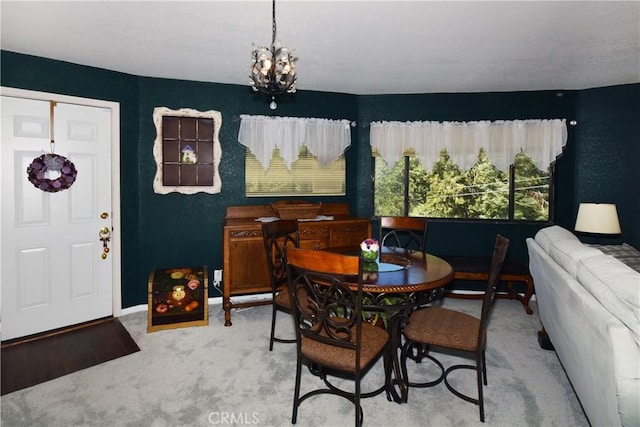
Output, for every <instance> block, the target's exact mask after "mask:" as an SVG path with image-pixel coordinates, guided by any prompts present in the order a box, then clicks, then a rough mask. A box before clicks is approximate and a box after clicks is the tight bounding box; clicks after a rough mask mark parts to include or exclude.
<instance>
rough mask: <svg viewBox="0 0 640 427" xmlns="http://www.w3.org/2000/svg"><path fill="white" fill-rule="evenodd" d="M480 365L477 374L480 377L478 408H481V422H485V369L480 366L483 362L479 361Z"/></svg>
mask: <svg viewBox="0 0 640 427" xmlns="http://www.w3.org/2000/svg"><path fill="white" fill-rule="evenodd" d="M477 363H478V365H477V367H476V373H477V376H478V406H479V408H480V422H482V423H483V422H484V399H483V396H482V377H483V373H482V371H483V369H482V367H481V366H480V363H481V361H480V360H478V361H477Z"/></svg>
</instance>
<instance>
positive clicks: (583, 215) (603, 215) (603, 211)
mask: <svg viewBox="0 0 640 427" xmlns="http://www.w3.org/2000/svg"><path fill="white" fill-rule="evenodd" d="M575 230H576V231H581V232H584V233H594V234H620V233H621V230H620V222H619V221H618V210H617V209H616V205H614V204H612V203H580V207H579V208H578V217H577V218H576V226H575Z"/></svg>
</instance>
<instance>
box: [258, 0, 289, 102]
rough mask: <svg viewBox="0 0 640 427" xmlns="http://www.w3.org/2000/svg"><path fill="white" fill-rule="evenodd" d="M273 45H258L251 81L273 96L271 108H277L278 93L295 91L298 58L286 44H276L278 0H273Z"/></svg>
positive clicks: (260, 89)
mask: <svg viewBox="0 0 640 427" xmlns="http://www.w3.org/2000/svg"><path fill="white" fill-rule="evenodd" d="M271 29H272V35H271V47H270V48H266V47H262V46H261V47H258V48H257V49H256V50H254V51H253V65H252V67H251V74H250V75H249V82H250V83H251V88H252V89H253V90H254V91H256V92H258V91H260V92H264V93H265V94H267V95H268V96H271V103H270V104H269V108H271V109H272V110H275V109H276V108H277V107H278V104H276V95H280V94H282V93H285V92H286V93H295V91H296V64H295V62H296V60H297V59H298V58H294V57H293V54H292V52H291V51H290V50H289V49H287V48H286V47H284V46H277V45H276V0H273V13H272V27H271Z"/></svg>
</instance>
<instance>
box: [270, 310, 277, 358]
mask: <svg viewBox="0 0 640 427" xmlns="http://www.w3.org/2000/svg"><path fill="white" fill-rule="evenodd" d="M276 311H277V309H276V303H275V302H274V303H273V304H271V336H270V338H269V351H273V339H274V336H275V332H276Z"/></svg>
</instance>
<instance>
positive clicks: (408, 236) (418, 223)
mask: <svg viewBox="0 0 640 427" xmlns="http://www.w3.org/2000/svg"><path fill="white" fill-rule="evenodd" d="M379 236H380V245H381V246H395V247H400V248H411V249H417V250H419V251H422V252H424V248H425V247H426V241H427V218H421V217H411V216H381V217H380V234H379Z"/></svg>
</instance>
